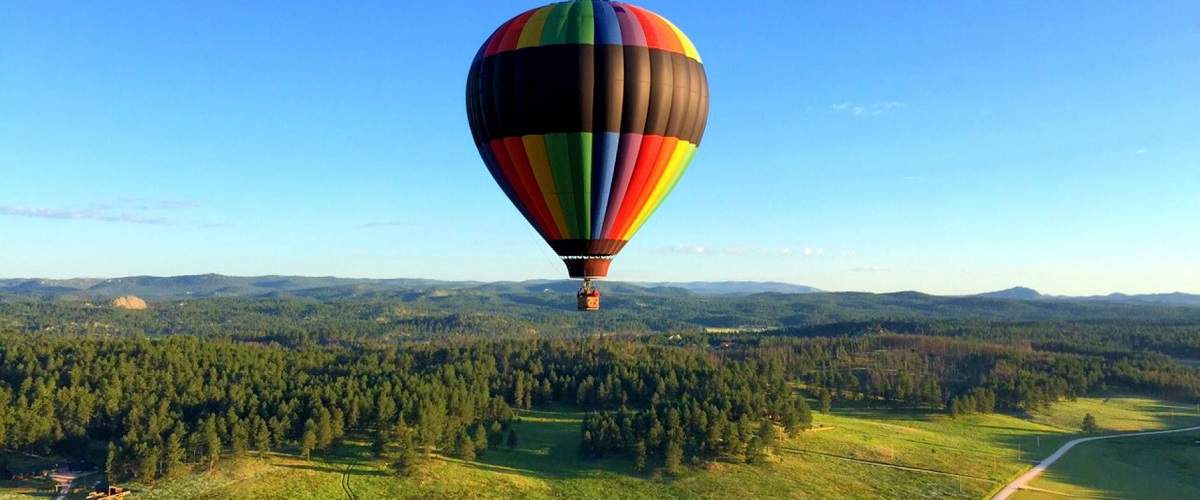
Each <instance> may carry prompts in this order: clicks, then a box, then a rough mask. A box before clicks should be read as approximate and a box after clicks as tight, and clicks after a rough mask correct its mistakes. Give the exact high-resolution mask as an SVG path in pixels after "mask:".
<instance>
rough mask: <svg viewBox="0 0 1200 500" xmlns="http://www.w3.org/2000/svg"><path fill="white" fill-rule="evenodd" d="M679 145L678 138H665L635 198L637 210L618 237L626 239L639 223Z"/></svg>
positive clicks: (626, 221) (627, 220)
mask: <svg viewBox="0 0 1200 500" xmlns="http://www.w3.org/2000/svg"><path fill="white" fill-rule="evenodd" d="M678 143H679V139H678V138H675V137H665V138H663V141H662V146H660V147H659V148H658V154H657V155H655V158H654V163H653V167H652V168H651V169H650V172H649V175H648V176H647V177H646V182H645V183H644V184H643V185H642V186H641V189H640V190H639V191H638V193H637V198H634V201H633V206H634V207H636V209H635V210H634V211H633V212H632V213H631V214H630V215H629V217H628V218H627V219H625V224H623V225H622V226H621V232H619V233H617V236H618V237H624V236H625V235H626V234H627V233H628V232H629V228H631V227H633V224H634V223H636V222H637V221H638V218H639V217H640V216H641V215H642V212H643V211H644V210H645V209H646V203H647V202H648V201H649V200H650V195H651V194H652V193H653V192H654V189H655V188H656V187H658V183H659V182H662V176H663V172H665V171H666V170H667V165H669V164H670V163H671V157H673V156H674V155H675V147H676V146H677V145H678Z"/></svg>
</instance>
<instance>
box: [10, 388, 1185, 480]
mask: <svg viewBox="0 0 1200 500" xmlns="http://www.w3.org/2000/svg"><path fill="white" fill-rule="evenodd" d="M1184 410H1186V409H1181V408H1172V407H1171V406H1169V405H1163V404H1160V403H1158V402H1156V401H1153V400H1148V399H1140V398H1113V399H1111V400H1108V401H1107V402H1105V400H1104V399H1087V398H1085V399H1080V400H1079V401H1075V402H1064V403H1060V404H1058V405H1055V406H1054V408H1053V410H1052V411H1048V412H1041V413H1038V414H1035V415H1033V416H1032V418H1031V419H1020V418H1016V417H1012V416H1006V415H986V416H971V417H965V418H959V419H950V418H947V417H945V416H943V415H939V414H928V413H914V412H890V411H887V410H869V409H865V408H840V409H838V410H837V411H835V412H834V413H833V414H831V415H816V416H815V417H816V424H817V425H818V426H821V427H818V429H816V430H813V431H809V432H806V433H804V434H803V435H802V436H800V437H798V438H795V439H790V440H787V441H786V442H784V443H782V444H781V445H780V447H779V450H778V453H777V454H776V456H775V457H773V459H772V461H771V463H769V464H767V465H762V466H748V465H743V464H733V463H725V462H718V463H715V464H712V465H710V466H708V467H706V468H705V469H694V470H690V471H688V472H686V473H685V474H683V475H682V476H680V477H677V478H666V479H653V478H650V477H646V476H640V475H635V474H633V473H632V470H631V467H630V463H629V462H628V461H625V460H622V459H611V460H605V461H600V462H593V461H588V460H583V459H580V458H579V457H578V455H577V453H576V449H577V446H578V439H579V434H578V433H579V430H578V429H579V428H578V425H579V420H578V419H579V414H576V413H571V412H567V411H533V412H527V413H525V414H524V416H523V421H522V422H521V423H519V424H517V425H518V434H519V436H520V445H519V446H518V447H517V449H515V450H508V449H505V448H500V449H493V450H490V451H488V452H487V453H485V454H484V455H483V456H482V457H480V458H479V460H476V461H472V462H462V461H459V460H453V459H445V458H434V459H432V460H430V461H429V462H427V463H426V464H425V465H423V466H422V467H421V468H420V470H419V471H418V472H417V473H416V474H415V475H414V476H413V477H411V478H407V479H403V480H401V479H397V478H395V477H393V476H391V475H390V474H389V473H388V472H387V470H386V469H385V468H384V466H383V464H381V463H378V462H376V461H374V460H372V459H371V458H370V457H369V454H368V452H367V443H364V442H356V441H350V442H347V443H344V444H343V445H341V446H340V447H338V449H336V450H334V452H332V453H330V454H329V455H328V456H325V457H320V458H316V459H314V460H313V461H311V462H309V461H304V460H300V459H298V458H295V457H292V456H289V455H283V454H273V455H271V456H269V457H268V458H266V459H254V458H250V459H244V460H239V461H236V462H229V463H227V464H225V465H223V466H222V467H220V468H218V470H216V471H214V472H211V473H198V474H192V475H188V476H185V477H181V478H177V479H173V480H170V481H161V482H159V483H158V484H157V485H155V486H154V487H152V488H150V487H145V486H140V487H139V486H137V485H134V486H135V487H136V488H137V489H138V490H140V491H138V498H149V499H155V498H172V499H176V498H235V499H241V498H245V499H249V498H329V499H338V498H351V497H350V496H349V495H348V494H347V492H346V489H345V486H347V485H348V487H349V488H350V491H351V492H352V493H353V495H354V497H353V498H356V499H366V498H514V497H521V498H558V497H572V498H611V497H612V496H613V494H614V492H620V493H621V496H622V497H623V498H652V497H653V498H730V497H746V498H779V497H788V498H794V497H812V498H829V497H857V498H868V497H874V498H879V497H882V498H918V497H921V498H927V497H935V496H936V497H950V498H981V497H985V496H988V495H989V494H990V493H991V492H994V491H996V490H998V489H999V488H1000V487H1001V486H1002V485H1003V484H1005V483H1006V482H1007V481H1008V480H1009V479H1011V478H1013V477H1015V476H1016V475H1018V474H1020V473H1021V472H1022V471H1024V470H1025V469H1026V468H1027V467H1028V466H1029V465H1030V464H1031V463H1032V462H1035V461H1036V460H1038V459H1040V458H1042V457H1044V456H1046V455H1048V454H1050V453H1051V452H1052V451H1053V450H1054V449H1056V448H1057V447H1058V446H1060V445H1061V444H1062V443H1063V442H1065V441H1067V440H1068V439H1070V438H1072V437H1074V432H1075V428H1076V427H1077V426H1078V422H1079V421H1082V418H1083V417H1082V415H1083V414H1084V413H1087V412H1090V413H1092V414H1093V415H1096V417H1097V420H1098V421H1099V423H1100V425H1101V426H1103V427H1106V428H1110V429H1122V430H1130V429H1141V428H1147V429H1149V428H1164V427H1177V426H1182V425H1185V424H1186V423H1188V422H1190V421H1200V419H1197V418H1195V417H1184V416H1182V415H1176V416H1174V417H1171V416H1170V415H1171V414H1172V413H1178V412H1182V411H1184ZM1192 413H1193V414H1194V410H1193V412H1192ZM1189 418H1190V420H1189ZM1189 438H1191V439H1192V440H1193V441H1194V440H1195V439H1196V436H1194V435H1193V436H1189ZM1114 445H1115V443H1114ZM1130 446H1135V447H1136V446H1138V445H1133V444H1132V443H1130ZM1084 450H1085V448H1084V446H1081V447H1080V448H1076V450H1073V451H1072V452H1071V454H1070V455H1068V458H1065V459H1064V461H1063V462H1060V465H1062V466H1063V467H1062V469H1061V470H1062V471H1063V474H1062V476H1061V477H1059V475H1051V476H1050V477H1048V478H1047V479H1046V481H1054V482H1053V483H1049V482H1048V483H1047V485H1046V486H1042V485H1039V484H1036V483H1035V486H1039V487H1044V488H1046V489H1053V490H1055V491H1063V490H1069V489H1071V488H1076V489H1073V490H1071V491H1078V492H1085V491H1089V490H1087V489H1086V488H1085V487H1083V486H1075V485H1084V484H1092V483H1089V481H1094V480H1108V481H1126V482H1132V481H1134V480H1135V479H1137V478H1140V477H1145V476H1142V475H1141V474H1142V472H1141V471H1140V470H1138V469H1136V468H1135V467H1136V465H1135V464H1140V463H1148V464H1159V465H1161V466H1162V467H1163V468H1164V470H1168V471H1171V473H1165V474H1164V477H1165V478H1157V479H1154V481H1155V483H1156V484H1168V483H1170V481H1175V482H1178V483H1181V484H1183V486H1180V487H1178V488H1176V489H1174V490H1172V491H1179V492H1185V493H1187V494H1185V495H1183V496H1184V497H1188V496H1192V497H1194V496H1195V495H1194V494H1192V490H1187V489H1186V488H1187V487H1193V488H1196V487H1197V486H1196V485H1194V484H1191V483H1188V481H1189V480H1191V481H1193V482H1194V481H1195V480H1194V478H1190V477H1183V476H1182V475H1180V474H1177V472H1178V469H1179V468H1180V467H1193V468H1194V467H1197V463H1200V458H1198V457H1196V454H1197V451H1196V449H1191V450H1178V452H1176V451H1172V452H1170V453H1167V454H1156V453H1155V450H1156V448H1155V447H1153V446H1142V447H1138V448H1137V449H1132V450H1131V449H1126V448H1121V449H1117V450H1116V451H1113V450H1104V449H1099V450H1098V451H1095V452H1094V453H1095V454H1096V455H1098V458H1097V457H1093V456H1090V455H1085V454H1080V455H1079V456H1078V457H1077V456H1075V455H1074V454H1075V453H1077V452H1081V451H1084ZM1085 453H1086V452H1085ZM1076 458H1078V460H1076ZM1119 459H1124V461H1123V462H1122V461H1121V460H1119ZM1097 460H1104V461H1105V463H1110V462H1119V463H1123V464H1124V465H1125V466H1126V468H1124V469H1121V471H1119V472H1118V473H1113V474H1107V473H1106V474H1104V475H1099V477H1098V475H1096V474H1091V473H1089V471H1091V470H1094V469H1093V468H1092V467H1090V464H1092V463H1094V462H1096V461H1097ZM889 465H890V466H889ZM898 467H909V468H912V469H920V470H905V469H900V468H898ZM1057 467H1058V466H1057V465H1056V468H1055V469H1053V470H1054V471H1055V472H1057V471H1058V469H1057ZM1172 467H1174V468H1172ZM1193 470H1194V469H1193ZM1167 476H1169V477H1167ZM1171 478H1174V479H1171ZM1096 484H1099V486H1095V488H1097V490H1099V491H1109V490H1111V488H1112V487H1111V486H1106V485H1105V484H1101V483H1096ZM1130 484H1132V483H1130ZM1188 484H1191V486H1188ZM0 491H4V493H0V498H8V497H5V496H4V495H5V494H6V493H13V492H12V491H11V490H0ZM10 496H12V497H13V498H28V497H26V496H23V495H16V494H13V495H10Z"/></svg>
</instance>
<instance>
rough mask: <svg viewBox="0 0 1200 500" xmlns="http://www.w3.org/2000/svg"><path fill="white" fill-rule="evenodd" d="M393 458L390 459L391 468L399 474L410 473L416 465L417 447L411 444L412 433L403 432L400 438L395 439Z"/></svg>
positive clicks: (405, 474)
mask: <svg viewBox="0 0 1200 500" xmlns="http://www.w3.org/2000/svg"><path fill="white" fill-rule="evenodd" d="M395 453H396V454H395V459H394V460H393V461H392V470H395V471H396V474H398V475H401V476H407V475H409V474H411V473H412V471H413V469H414V468H415V467H416V465H417V460H418V458H417V457H418V456H417V448H416V446H413V440H412V434H411V433H404V434H403V435H402V436H400V439H399V440H397V441H396V449H395Z"/></svg>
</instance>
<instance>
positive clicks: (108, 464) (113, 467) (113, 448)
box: [104, 441, 119, 483]
mask: <svg viewBox="0 0 1200 500" xmlns="http://www.w3.org/2000/svg"><path fill="white" fill-rule="evenodd" d="M118 453H119V451H118V450H117V445H116V444H113V442H112V441H109V442H108V449H107V451H106V453H105V455H104V474H105V475H106V476H108V482H110V483H111V482H115V481H116V480H117V479H119V478H118V477H117V454H118Z"/></svg>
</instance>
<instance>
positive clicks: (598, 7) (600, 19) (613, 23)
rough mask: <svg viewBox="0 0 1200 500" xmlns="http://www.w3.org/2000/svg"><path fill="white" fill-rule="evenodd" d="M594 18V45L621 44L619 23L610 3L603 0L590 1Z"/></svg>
mask: <svg viewBox="0 0 1200 500" xmlns="http://www.w3.org/2000/svg"><path fill="white" fill-rule="evenodd" d="M592 7H593V8H592V11H593V15H594V16H595V18H596V45H621V23H620V21H617V13H616V12H615V11H614V10H613V6H612V4H610V3H608V2H604V1H598V2H592Z"/></svg>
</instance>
